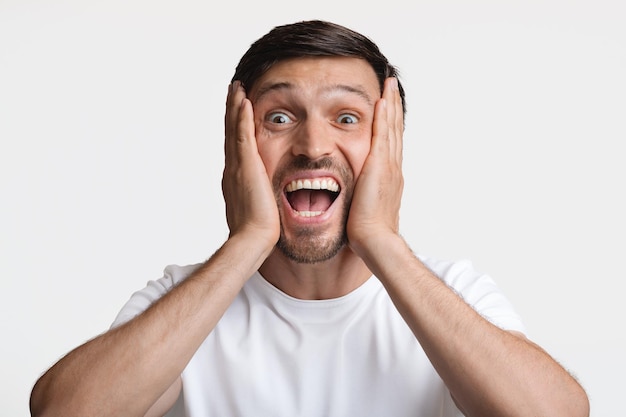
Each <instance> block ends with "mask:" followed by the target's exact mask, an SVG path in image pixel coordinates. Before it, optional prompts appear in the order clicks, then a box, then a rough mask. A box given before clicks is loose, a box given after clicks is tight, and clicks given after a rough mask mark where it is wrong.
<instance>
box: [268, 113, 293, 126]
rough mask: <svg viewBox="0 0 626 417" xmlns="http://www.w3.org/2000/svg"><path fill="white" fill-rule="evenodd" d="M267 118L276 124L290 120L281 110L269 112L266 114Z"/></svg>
mask: <svg viewBox="0 0 626 417" xmlns="http://www.w3.org/2000/svg"><path fill="white" fill-rule="evenodd" d="M267 120H268V121H270V122H271V123H276V124H284V123H290V122H291V119H290V118H289V116H287V115H286V114H285V113H281V112H275V113H270V114H269V115H268V116H267Z"/></svg>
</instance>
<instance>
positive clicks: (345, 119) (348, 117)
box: [337, 113, 359, 124]
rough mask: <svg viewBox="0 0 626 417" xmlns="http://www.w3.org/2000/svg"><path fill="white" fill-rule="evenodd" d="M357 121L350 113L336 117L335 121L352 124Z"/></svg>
mask: <svg viewBox="0 0 626 417" xmlns="http://www.w3.org/2000/svg"><path fill="white" fill-rule="evenodd" d="M358 121H359V119H358V118H357V117H356V116H353V115H352V114H347V113H346V114H342V115H340V116H339V117H338V118H337V122H339V123H342V124H352V123H357V122H358Z"/></svg>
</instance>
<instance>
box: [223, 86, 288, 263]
mask: <svg viewBox="0 0 626 417" xmlns="http://www.w3.org/2000/svg"><path fill="white" fill-rule="evenodd" d="M224 126H225V132H224V133H225V142H224V153H225V166H224V174H223V177H222V193H223V194H224V201H225V202H226V220H227V222H228V227H229V229H230V236H231V237H232V236H234V235H235V234H239V233H244V234H246V233H250V234H251V235H254V237H255V239H261V240H260V241H262V242H265V243H266V245H267V249H268V254H269V251H271V250H272V249H273V247H274V245H275V244H276V242H277V241H278V237H279V234H280V218H279V214H278V207H277V205H276V197H275V196H274V192H273V191H272V186H271V183H270V179H269V178H268V175H267V171H266V169H265V165H264V164H263V160H262V159H261V156H260V155H259V152H258V149H257V142H256V136H255V127H254V113H253V110H252V103H251V102H250V100H248V99H247V98H246V92H245V90H244V88H243V87H242V86H241V83H240V82H239V81H234V82H233V83H232V84H231V85H230V87H229V90H228V97H227V100H226V115H225V117H224ZM257 241H259V240H257Z"/></svg>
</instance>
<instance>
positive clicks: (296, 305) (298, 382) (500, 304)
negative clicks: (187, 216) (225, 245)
mask: <svg viewBox="0 0 626 417" xmlns="http://www.w3.org/2000/svg"><path fill="white" fill-rule="evenodd" d="M420 259H421V260H422V261H423V262H424V263H425V264H426V265H427V266H428V267H429V268H430V269H431V270H432V271H433V272H434V273H435V274H437V275H438V276H439V277H440V278H441V279H442V280H444V281H445V282H446V283H447V284H448V285H449V286H451V287H453V288H454V289H455V290H456V291H457V292H458V293H459V294H460V295H461V296H462V297H463V298H464V299H465V301H466V302H467V303H468V304H470V305H472V306H473V307H474V309H475V310H476V311H478V312H479V313H480V314H481V315H483V316H484V317H485V318H486V319H488V320H489V321H491V322H492V323H494V324H495V325H497V326H499V327H501V328H504V329H507V330H517V331H520V332H524V327H523V325H522V323H521V320H520V318H519V317H518V315H517V314H516V313H515V312H514V311H513V308H512V306H511V304H510V303H509V301H508V300H507V299H506V298H505V297H504V296H503V295H502V293H501V292H500V291H499V290H498V288H497V287H496V285H495V284H494V282H493V281H492V280H491V278H489V277H488V276H486V275H483V274H479V273H477V272H475V271H474V270H473V268H472V266H471V264H470V263H469V262H466V261H463V262H456V263H452V262H442V261H433V260H430V259H425V258H420ZM198 266H199V265H191V266H187V267H179V266H169V267H167V268H166V269H165V275H164V277H163V278H161V279H159V280H158V281H150V282H149V283H148V285H147V287H146V288H145V289H143V290H141V291H139V292H137V293H135V294H133V296H132V297H131V299H130V300H129V302H128V303H127V304H126V305H125V306H124V308H123V309H122V311H121V312H120V314H119V315H118V317H117V318H116V320H115V322H114V324H113V326H117V325H119V324H121V323H123V322H126V321H128V320H130V319H131V318H132V317H134V316H136V315H137V314H139V313H141V312H142V311H143V310H145V309H146V308H148V306H149V305H150V304H151V303H152V302H154V301H155V300H156V299H158V298H159V297H161V296H162V295H163V294H165V293H166V292H167V291H168V290H169V289H171V288H172V286H173V285H175V284H176V283H178V282H180V281H181V280H183V279H184V278H185V277H187V276H189V274H191V273H192V272H193V271H194V270H195V268H197V267H198ZM182 380H183V391H182V395H181V397H180V398H179V400H178V402H177V403H176V405H175V406H174V408H173V409H172V410H171V411H170V413H168V416H172V417H173V416H181V417H182V416H184V417H210V416H220V417H226V416H228V417H235V416H250V417H265V416H267V417H279V416H280V417H296V416H297V417H332V416H337V417H339V416H341V417H346V416H359V417H364V416H377V417H378V416H380V417H383V416H393V417H404V416H407V417H408V416H413V417H459V416H462V414H461V413H460V412H459V411H458V409H457V408H456V407H455V405H454V403H453V401H452V399H451V397H450V393H449V391H448V389H447V388H446V386H445V385H444V384H443V382H442V380H441V378H440V377H439V376H438V374H437V372H436V371H435V369H434V368H433V366H432V365H431V363H430V361H429V360H428V358H427V357H426V355H425V353H424V351H423V350H422V348H421V346H420V344H419V343H418V341H417V340H416V338H415V336H414V335H413V333H412V332H411V330H410V329H409V328H408V326H407V325H406V323H405V322H404V320H403V319H402V317H401V316H400V314H399V313H398V311H397V310H396V308H395V306H394V305H393V303H392V301H391V299H390V298H389V296H388V294H387V292H386V291H385V289H384V287H383V286H382V284H381V283H380V281H379V280H378V279H377V278H376V277H371V278H370V279H369V280H368V281H367V282H365V283H364V284H363V285H361V286H360V287H359V288H357V289H355V290H354V291H352V292H351V293H349V294H347V295H345V296H343V297H340V298H335V299H330V300H300V299H296V298H293V297H290V296H289V295H287V294H285V293H283V292H281V291H280V290H279V289H277V288H276V287H274V286H273V285H271V284H270V283H269V282H267V281H266V280H265V279H264V278H263V277H262V276H261V275H260V274H258V273H255V274H254V275H253V276H252V277H251V278H250V280H248V282H247V283H246V284H245V285H244V287H243V289H242V290H241V292H240V293H239V295H238V296H237V297H236V299H235V300H234V302H233V303H232V304H231V306H230V307H229V308H228V309H227V311H226V312H225V314H224V316H223V317H222V319H221V320H220V321H219V322H218V324H217V326H216V327H215V329H214V330H213V331H212V332H211V334H210V335H209V336H208V337H207V338H206V340H205V341H204V342H203V343H202V345H201V346H200V348H199V349H198V350H197V351H196V353H195V355H194V356H193V358H192V359H191V361H190V362H189V364H188V365H187V367H186V368H185V370H184V371H183V374H182Z"/></svg>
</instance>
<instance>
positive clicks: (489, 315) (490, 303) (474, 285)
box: [419, 256, 526, 333]
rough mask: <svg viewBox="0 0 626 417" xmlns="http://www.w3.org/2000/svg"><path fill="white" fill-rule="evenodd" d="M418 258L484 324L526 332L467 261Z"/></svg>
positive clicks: (495, 288) (494, 287)
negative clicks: (486, 321)
mask: <svg viewBox="0 0 626 417" xmlns="http://www.w3.org/2000/svg"><path fill="white" fill-rule="evenodd" d="M419 258H420V260H421V261H422V262H423V263H424V264H425V265H426V266H427V267H428V268H430V270H431V271H433V272H434V273H435V274H436V275H437V276H439V278H440V279H442V280H443V281H444V282H445V283H446V284H448V286H450V287H451V288H453V289H454V290H455V291H456V292H457V293H458V294H459V295H460V296H461V297H462V298H463V299H464V300H465V302H466V303H468V304H469V305H470V306H472V308H474V310H476V311H477V312H478V313H479V314H480V315H481V316H483V317H484V318H485V319H486V320H489V321H490V322H491V323H493V324H494V325H496V326H498V327H500V328H501V329H504V330H513V331H518V332H520V333H525V332H526V329H525V327H524V324H523V322H522V319H521V317H520V316H519V315H518V314H517V313H516V312H515V309H514V308H513V305H512V303H511V302H510V301H509V300H508V298H507V297H506V296H505V295H504V294H503V293H502V291H500V289H499V288H498V286H497V285H496V283H495V282H494V280H493V279H492V278H491V277H490V276H488V275H485V274H482V273H479V272H477V271H475V270H474V267H473V265H472V263H471V262H470V261H467V260H462V261H457V262H451V261H438V260H432V259H429V258H426V257H421V256H420V257H419Z"/></svg>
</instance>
